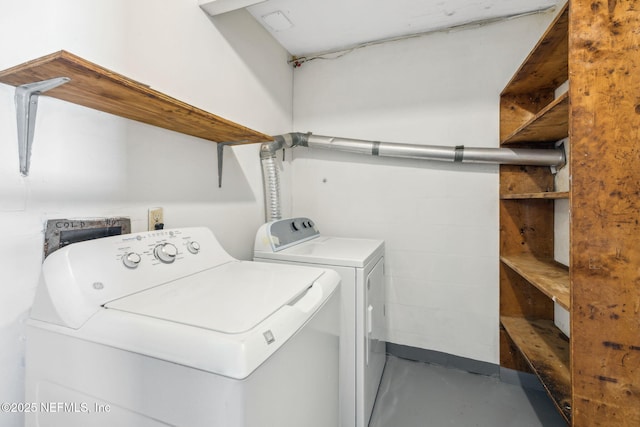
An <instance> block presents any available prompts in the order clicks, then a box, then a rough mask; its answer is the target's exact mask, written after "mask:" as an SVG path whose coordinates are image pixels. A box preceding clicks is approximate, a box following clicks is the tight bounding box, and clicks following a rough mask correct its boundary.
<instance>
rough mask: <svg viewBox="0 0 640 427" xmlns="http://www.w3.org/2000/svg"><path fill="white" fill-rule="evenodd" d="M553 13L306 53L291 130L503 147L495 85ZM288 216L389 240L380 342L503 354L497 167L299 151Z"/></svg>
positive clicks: (482, 355) (494, 358) (492, 358)
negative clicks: (326, 56)
mask: <svg viewBox="0 0 640 427" xmlns="http://www.w3.org/2000/svg"><path fill="white" fill-rule="evenodd" d="M552 18H553V14H545V15H537V16H529V17H524V18H519V19H513V20H511V21H506V22H501V23H496V24H492V25H487V26H483V27H475V28H469V29H465V30H458V31H454V32H449V33H436V34H432V35H428V36H423V37H419V38H412V39H407V40H403V41H396V42H391V43H385V44H381V45H376V46H372V47H368V48H364V49H359V50H355V51H353V52H351V53H348V54H347V55H345V56H343V57H340V58H337V59H333V60H315V61H312V62H308V63H305V64H303V65H302V67H301V68H299V69H296V71H295V72H294V129H295V130H296V131H299V132H307V131H311V132H314V133H316V134H320V135H335V136H342V137H350V138H361V139H372V140H380V141H395V142H404V143H414V144H430V145H448V146H453V145H465V146H483V147H497V146H498V126H499V122H498V120H499V117H498V113H499V94H500V91H501V90H502V88H503V87H504V85H505V84H506V83H507V82H508V80H509V79H510V77H511V75H512V74H513V73H514V71H515V70H516V69H517V67H518V66H519V64H520V62H521V61H522V60H523V59H524V58H525V56H526V55H527V54H528V52H529V50H530V49H531V47H533V45H534V44H535V42H536V41H537V39H538V38H539V37H540V35H541V34H542V33H543V32H544V30H545V29H546V27H547V26H548V24H549V22H550V21H551V19H552ZM292 170H293V178H294V179H293V182H292V188H293V196H292V200H293V202H292V203H293V205H292V210H293V214H294V215H307V216H310V217H312V218H314V219H315V220H316V223H317V224H318V226H319V228H320V230H321V232H323V233H324V234H330V235H341V236H356V237H358V236H359V237H375V238H382V239H384V240H385V241H386V244H387V261H386V272H387V277H388V282H387V298H388V306H387V307H388V310H387V313H388V318H387V325H388V339H389V341H391V342H394V343H398V344H404V345H410V346H414V347H419V348H425V349H430V350H437V351H442V352H447V353H452V354H455V355H459V356H463V357H468V358H472V359H476V360H481V361H486V362H491V363H498V302H499V296H498V168H497V166H494V165H456V166H453V165H451V164H444V163H436V162H425V161H417V160H406V159H382V158H370V157H365V156H360V155H356V154H344V153H336V152H327V151H320V150H318V149H316V150H308V149H305V148H298V149H296V150H295V160H294V162H293V168H292Z"/></svg>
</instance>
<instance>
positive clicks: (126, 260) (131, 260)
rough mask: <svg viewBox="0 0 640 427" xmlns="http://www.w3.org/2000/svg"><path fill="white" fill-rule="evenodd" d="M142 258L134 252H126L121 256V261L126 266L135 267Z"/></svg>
mask: <svg viewBox="0 0 640 427" xmlns="http://www.w3.org/2000/svg"><path fill="white" fill-rule="evenodd" d="M140 261H142V258H141V257H140V255H138V254H137V253H135V252H128V253H126V254H124V255H123V256H122V263H123V264H124V266H125V267H127V268H137V267H138V264H140Z"/></svg>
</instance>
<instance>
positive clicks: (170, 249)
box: [153, 243, 178, 264]
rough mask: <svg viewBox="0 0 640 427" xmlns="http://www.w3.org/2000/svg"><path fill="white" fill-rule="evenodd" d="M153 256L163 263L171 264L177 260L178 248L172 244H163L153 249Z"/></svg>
mask: <svg viewBox="0 0 640 427" xmlns="http://www.w3.org/2000/svg"><path fill="white" fill-rule="evenodd" d="M153 254H154V255H155V256H156V258H158V259H159V260H160V261H161V262H164V263H165V264H171V263H172V262H173V261H175V260H176V255H178V248H176V247H175V246H174V245H172V244H171V243H161V244H159V245H158V246H156V247H155V248H154V249H153Z"/></svg>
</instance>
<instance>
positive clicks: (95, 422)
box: [24, 228, 340, 427]
mask: <svg viewBox="0 0 640 427" xmlns="http://www.w3.org/2000/svg"><path fill="white" fill-rule="evenodd" d="M339 281H340V278H339V276H338V275H337V274H336V273H335V272H334V271H331V270H326V269H320V268H308V267H306V268H305V267H295V266H284V265H279V266H277V265H268V264H264V263H256V262H251V261H238V260H236V259H234V258H232V257H231V256H230V255H228V254H227V253H226V252H225V251H224V249H223V248H222V247H221V246H220V245H219V243H218V242H217V240H216V238H215V237H214V235H213V234H212V233H211V231H209V230H208V229H206V228H185V229H175V230H161V231H154V232H144V233H137V234H129V235H122V236H114V237H107V238H102V239H97V240H92V241H87V242H82V243H75V244H72V245H69V246H67V247H65V248H62V249H60V250H58V251H56V252H54V253H53V254H51V255H50V256H49V257H48V258H47V259H46V260H45V261H44V264H43V267H42V276H41V281H40V284H39V287H38V290H37V295H36V301H35V304H34V307H33V310H32V313H31V318H30V320H29V321H28V327H27V358H26V398H25V402H26V405H29V406H28V407H25V408H24V409H25V411H24V412H26V425H27V426H39V427H52V426H54V427H76V426H78V427H80V426H83V427H84V426H89V425H90V426H103V427H107V426H108V427H113V426H118V427H151V426H154V427H155V426H182V427H198V426H202V427H204V426H206V427H214V426H218V427H282V426H290V427H300V426H315V427H328V426H335V425H337V424H338V422H339V412H338V410H339V409H338V404H339V403H338V398H337V394H338V369H339V368H338V351H339V321H338V317H339V308H340V307H339V292H338V287H339Z"/></svg>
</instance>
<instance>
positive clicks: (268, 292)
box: [105, 262, 324, 334]
mask: <svg viewBox="0 0 640 427" xmlns="http://www.w3.org/2000/svg"><path fill="white" fill-rule="evenodd" d="M323 273H324V272H323V270H320V269H311V268H296V267H295V266H282V267H279V268H274V267H273V266H269V265H265V264H261V263H254V262H231V263H227V264H224V265H222V266H220V267H217V268H213V269H210V270H205V271H202V272H199V273H196V274H194V275H191V276H189V277H186V278H184V279H180V280H176V281H173V282H171V283H168V284H165V285H162V286H156V287H154V288H152V289H148V290H146V291H143V292H138V293H136V294H133V295H130V296H127V297H124V298H120V299H117V300H115V301H111V302H109V303H107V304H105V307H107V308H115V309H118V310H122V311H127V312H130V313H136V314H142V315H145V316H150V317H155V318H158V319H164V320H168V321H171V322H177V323H184V324H186V325H191V326H196V327H199V328H205V329H210V330H213V331H218V332H223V333H227V334H237V333H241V332H246V331H248V330H249V329H252V328H254V327H255V326H256V325H257V324H258V323H260V322H262V321H263V320H265V319H266V318H267V317H269V316H271V315H272V314H273V313H275V312H276V311H277V310H279V309H280V308H282V307H283V306H284V305H286V304H288V303H289V302H290V301H292V300H294V299H296V298H298V297H300V296H301V295H302V294H303V293H304V292H306V291H307V290H308V289H309V288H310V287H311V286H312V285H313V283H314V282H315V281H316V280H317V279H318V278H319V277H320V276H322V274H323Z"/></svg>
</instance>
